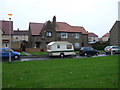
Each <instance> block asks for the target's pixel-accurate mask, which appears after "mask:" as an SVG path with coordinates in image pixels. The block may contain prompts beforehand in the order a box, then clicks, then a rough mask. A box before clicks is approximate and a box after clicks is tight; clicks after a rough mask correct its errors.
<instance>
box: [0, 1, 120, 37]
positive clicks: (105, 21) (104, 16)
mask: <svg viewBox="0 0 120 90" xmlns="http://www.w3.org/2000/svg"><path fill="white" fill-rule="evenodd" d="M118 1H119V0H1V1H0V20H8V16H7V15H8V14H13V17H12V20H13V21H14V30H15V29H17V28H20V29H22V30H27V29H28V26H29V22H40V23H44V22H45V21H47V20H52V17H53V16H54V15H55V16H56V18H57V21H58V22H67V23H68V24H70V25H72V26H83V27H84V28H85V29H86V30H87V31H89V32H94V33H96V34H97V35H99V36H100V37H101V36H102V35H103V34H105V33H107V32H109V30H110V29H111V27H112V26H113V24H114V23H115V21H116V20H118Z"/></svg>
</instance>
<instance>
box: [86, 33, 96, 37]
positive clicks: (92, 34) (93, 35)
mask: <svg viewBox="0 0 120 90" xmlns="http://www.w3.org/2000/svg"><path fill="white" fill-rule="evenodd" d="M88 37H98V35H96V34H95V33H93V32H89V33H88Z"/></svg>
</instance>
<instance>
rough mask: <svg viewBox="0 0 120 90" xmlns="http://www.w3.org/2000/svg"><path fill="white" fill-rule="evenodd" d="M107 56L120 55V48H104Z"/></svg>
mask: <svg viewBox="0 0 120 90" xmlns="http://www.w3.org/2000/svg"><path fill="white" fill-rule="evenodd" d="M104 51H105V53H106V54H116V53H120V46H107V47H105V48H104Z"/></svg>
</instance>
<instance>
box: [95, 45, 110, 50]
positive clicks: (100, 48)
mask: <svg viewBox="0 0 120 90" xmlns="http://www.w3.org/2000/svg"><path fill="white" fill-rule="evenodd" d="M106 46H108V45H94V46H93V48H94V49H97V50H104V48H105V47H106Z"/></svg>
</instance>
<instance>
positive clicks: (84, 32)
mask: <svg viewBox="0 0 120 90" xmlns="http://www.w3.org/2000/svg"><path fill="white" fill-rule="evenodd" d="M73 27H74V28H76V29H77V30H78V31H79V32H81V33H82V34H88V32H87V31H86V30H85V28H84V27H81V26H73Z"/></svg>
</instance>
